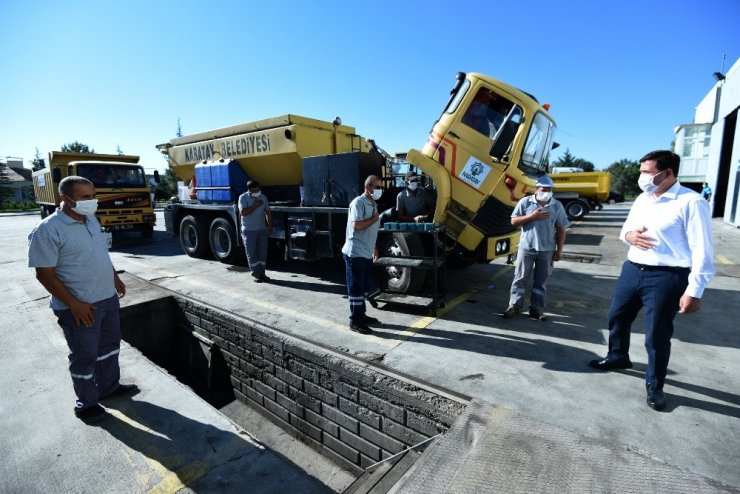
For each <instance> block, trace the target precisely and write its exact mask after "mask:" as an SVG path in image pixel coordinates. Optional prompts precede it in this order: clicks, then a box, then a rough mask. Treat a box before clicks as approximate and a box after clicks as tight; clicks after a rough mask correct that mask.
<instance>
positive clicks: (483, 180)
mask: <svg viewBox="0 0 740 494" xmlns="http://www.w3.org/2000/svg"><path fill="white" fill-rule="evenodd" d="M554 132H555V121H554V119H553V118H552V117H551V116H550V114H549V105H547V104H545V105H541V104H540V103H539V102H538V101H537V100H536V99H535V98H534V96H532V95H530V94H528V93H525V92H523V91H521V90H519V89H517V88H515V87H513V86H510V85H508V84H506V83H504V82H501V81H498V80H496V79H493V78H492V77H488V76H486V75H483V74H477V73H467V74H466V73H462V72H460V73H458V75H457V81H456V83H455V85H454V87H453V88H452V91H451V92H450V98H449V100H448V102H447V105H446V106H445V108H444V110H443V111H442V114H441V115H440V117H439V119H438V120H437V122H436V123H435V124H434V127H433V128H432V131H431V133H430V135H429V138H428V139H427V142H426V144H425V145H424V147H423V148H422V150H421V151H417V150H411V151H409V152H408V154H407V156H406V159H407V161H408V162H409V163H411V164H412V165H413V166H414V167H415V168H417V169H418V170H421V171H422V172H423V173H424V174H425V175H428V176H429V177H430V178H431V179H432V180H433V181H434V186H435V189H436V193H437V204H436V210H435V214H434V222H435V223H436V224H438V225H440V226H442V227H443V228H444V229H445V231H446V234H447V235H446V237H447V238H448V239H449V240H450V241H451V243H452V244H453V246H451V250H453V249H454V252H456V254H457V255H459V256H462V257H464V258H467V259H469V260H470V261H475V262H488V261H491V260H493V259H495V258H497V257H501V256H511V255H512V254H513V253H515V252H516V249H517V247H518V244H519V231H518V229H517V228H515V227H514V226H512V224H511V213H512V212H513V210H514V206H516V204H517V202H518V201H519V200H520V199H521V198H522V197H524V196H525V195H527V194H529V193H531V192H532V191H533V190H534V183H535V179H536V178H537V177H538V176H540V175H542V174H543V173H545V172H546V170H547V166H548V163H549V155H550V151H551V150H552V149H553V148H554V147H556V146H557V144H554V143H553V136H554Z"/></svg>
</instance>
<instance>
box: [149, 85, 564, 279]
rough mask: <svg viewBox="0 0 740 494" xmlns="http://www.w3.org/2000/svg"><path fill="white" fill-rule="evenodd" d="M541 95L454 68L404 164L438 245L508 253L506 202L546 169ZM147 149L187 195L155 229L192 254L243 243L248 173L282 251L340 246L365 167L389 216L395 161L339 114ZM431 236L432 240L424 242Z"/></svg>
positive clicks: (312, 253)
mask: <svg viewBox="0 0 740 494" xmlns="http://www.w3.org/2000/svg"><path fill="white" fill-rule="evenodd" d="M548 110H549V105H542V104H540V103H539V102H538V101H537V100H536V99H535V98H534V97H533V96H532V95H530V94H528V93H525V92H523V91H521V90H519V89H517V88H515V87H513V86H510V85H508V84H506V83H504V82H501V81H498V80H496V79H493V78H491V77H488V76H485V75H483V74H477V73H462V72H461V73H458V75H457V78H456V82H455V84H454V86H453V88H452V91H451V94H450V98H449V100H448V102H447V104H446V105H445V107H444V109H443V111H442V113H441V115H440V117H439V119H438V120H437V122H436V123H435V124H434V126H433V128H432V131H431V134H430V135H429V137H428V139H427V142H426V144H425V145H424V147H423V148H422V150H421V151H418V150H414V149H412V150H410V151H409V152H408V153H406V155H405V166H407V167H408V168H410V169H413V170H416V171H417V172H418V173H420V174H421V175H422V183H423V185H424V186H425V187H426V188H427V189H428V190H429V191H430V192H431V193H432V195H433V196H434V197H435V201H436V208H435V212H434V218H433V220H432V221H433V222H434V224H435V225H436V227H437V228H438V229H439V231H440V232H441V240H442V242H443V244H444V245H443V247H444V248H443V252H444V253H445V255H446V256H449V257H455V258H462V259H463V260H464V261H466V262H489V261H491V260H493V259H496V258H499V257H502V256H511V255H513V254H514V253H515V252H516V249H517V246H518V242H519V230H518V229H517V228H515V227H513V226H512V225H511V213H512V211H513V209H514V206H515V205H516V203H517V202H518V201H519V199H521V198H522V197H524V196H525V195H526V194H528V193H530V192H532V190H533V188H534V182H535V179H536V178H537V177H538V176H540V175H542V174H543V173H545V172H546V170H547V166H548V163H549V153H550V150H551V149H552V148H553V146H554V144H553V134H554V131H555V122H554V120H553V118H552V117H551V116H550V114H549V111H548ZM157 148H158V149H159V150H160V151H161V152H162V153H163V154H164V155H165V157H166V158H167V159H168V161H169V164H170V167H171V169H172V170H173V172H174V173H175V175H177V176H178V177H179V178H180V179H181V180H183V181H184V182H185V183H187V184H190V185H191V190H190V193H189V194H188V195H187V197H181V198H180V199H179V200H177V201H176V202H173V203H170V204H168V205H167V206H166V207H165V222H166V225H167V230H168V231H169V232H171V233H172V234H174V235H178V236H179V238H180V243H181V245H182V247H183V250H184V251H185V252H186V253H187V254H188V255H190V256H194V257H211V256H213V257H215V258H216V259H218V260H220V261H222V262H225V263H234V262H239V261H241V259H242V258H243V255H244V252H243V247H242V241H241V238H240V236H239V235H238V232H239V231H240V216H239V212H238V205H237V203H236V201H237V199H238V196H239V194H241V193H242V192H244V191H245V190H246V182H247V180H249V179H254V180H257V181H259V182H260V183H261V185H262V190H263V191H264V192H265V194H266V195H267V197H268V199H269V200H270V204H271V210H272V215H273V228H272V239H273V240H275V241H277V243H278V245H279V246H280V248H282V249H283V250H284V255H285V257H286V258H287V259H303V260H308V261H312V260H317V259H322V258H333V257H341V251H340V249H341V246H342V244H343V243H344V235H345V227H346V221H347V206H348V205H349V202H350V201H351V200H352V199H353V198H354V197H356V196H357V195H359V194H360V193H362V191H363V182H364V179H365V178H366V177H367V176H368V175H369V174H375V175H378V176H380V177H381V178H382V179H383V183H384V188H385V191H384V193H383V197H382V198H381V199H380V201H379V206H380V208H381V210H383V211H384V214H383V215H382V220H383V221H384V222H385V221H387V220H390V221H392V219H393V214H394V211H393V209H394V206H395V200H396V195H397V193H398V192H399V191H400V190H402V189H401V187H402V180H399V173H398V168H397V165H398V162H397V161H396V160H394V159H392V158H391V159H389V156H388V155H387V154H386V153H384V152H383V151H382V150H381V149H379V148H378V147H377V146H376V145H375V143H374V142H373V141H372V140H369V139H366V138H364V137H362V136H360V135H358V134H357V133H356V132H355V129H354V128H353V127H349V126H346V125H342V123H341V120H340V119H339V118H337V119H335V120H334V121H333V122H325V121H320V120H314V119H310V118H306V117H300V116H297V115H285V116H281V117H276V118H270V119H266V120H260V121H256V122H250V123H246V124H243V125H237V126H233V127H226V128H222V129H216V130H212V131H208V132H202V133H198V134H194V135H190V136H183V137H179V138H175V139H172V140H170V141H169V142H168V143H164V144H160V145H158V146H157ZM381 235H382V238H381V239H380V240H379V243H381V244H382V245H381V256H384V257H387V256H394V255H397V256H403V257H422V256H424V255H428V254H429V252H430V250H431V247H430V245H429V244H430V242H429V241H428V239H425V238H426V237H428V236H424V235H422V234H419V233H415V232H413V231H398V232H384V233H382V234H381ZM435 246H436V244H435ZM386 271H387V273H388V278H389V279H388V288H389V289H390V290H392V291H397V292H401V293H413V292H416V291H418V290H420V289H421V288H422V287H423V285H424V278H425V276H426V274H425V272H424V271H423V270H414V269H411V268H408V267H403V266H395V267H393V266H390V267H388V268H387V269H386Z"/></svg>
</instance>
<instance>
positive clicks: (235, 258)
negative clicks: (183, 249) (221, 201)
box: [208, 218, 245, 264]
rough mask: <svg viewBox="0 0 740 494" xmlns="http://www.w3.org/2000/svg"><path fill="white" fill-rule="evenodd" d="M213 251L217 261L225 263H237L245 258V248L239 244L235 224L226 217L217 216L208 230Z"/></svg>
mask: <svg viewBox="0 0 740 494" xmlns="http://www.w3.org/2000/svg"><path fill="white" fill-rule="evenodd" d="M208 242H209V243H210V244H211V252H212V253H213V257H215V258H216V260H217V261H221V262H222V263H224V264H237V263H239V261H241V260H243V258H244V256H245V254H244V249H243V248H242V247H240V246H239V245H238V244H237V237H236V231H235V229H234V225H232V224H231V222H230V221H229V220H227V219H226V218H216V219H215V220H213V222H212V223H211V228H210V230H209V231H208Z"/></svg>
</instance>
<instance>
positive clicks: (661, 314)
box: [589, 151, 714, 411]
mask: <svg viewBox="0 0 740 494" xmlns="http://www.w3.org/2000/svg"><path fill="white" fill-rule="evenodd" d="M680 163H681V158H680V157H679V156H678V155H677V154H676V153H674V152H672V151H653V152H651V153H648V154H646V155H645V156H643V157H642V159H641V160H640V178H639V180H638V185H639V186H640V188H641V189H642V190H643V193H642V194H640V195H639V196H637V199H635V202H634V204H633V205H632V208H631V209H630V212H629V215H627V220H626V221H625V222H624V226H622V231H621V232H620V235H619V238H620V239H621V240H622V241H623V242H624V243H626V244H628V245H629V246H630V248H629V251H628V253H627V261H625V263H624V264H623V265H622V272H621V274H620V275H619V280H618V281H617V285H616V287H615V288H614V297H613V298H612V303H611V307H610V308H609V352H608V354H607V356H606V357H604V358H602V359H596V360H592V361H591V362H589V365H590V366H591V367H593V368H594V369H598V370H602V371H609V370H616V369H630V368H631V367H632V361H631V360H630V358H629V350H630V335H631V332H632V322H633V321H634V320H635V318H636V317H637V314H638V313H639V312H640V309H642V307H645V349H646V350H647V356H648V366H647V371H646V372H645V389H646V391H647V400H646V401H647V405H648V406H649V407H650V408H652V409H653V410H657V411H661V410H663V409H664V408H665V406H666V400H665V395H664V394H663V385H664V384H665V377H666V374H667V373H668V360H669V358H670V355H671V338H672V336H673V318H674V317H676V312H678V313H679V314H690V313H692V312H697V311H698V310H699V308H700V307H701V297H702V295H703V294H704V289H705V288H706V287H707V285H708V284H709V281H710V280H711V279H712V278H713V277H714V265H713V264H712V259H713V257H714V250H713V247H712V218H711V214H710V211H709V203H707V201H706V200H704V199H702V197H701V196H700V195H699V194H697V193H696V192H694V191H692V190H691V189H689V188H687V187H683V186H682V185H681V184H680V183H679V182H678V179H677V177H678V170H679V166H680Z"/></svg>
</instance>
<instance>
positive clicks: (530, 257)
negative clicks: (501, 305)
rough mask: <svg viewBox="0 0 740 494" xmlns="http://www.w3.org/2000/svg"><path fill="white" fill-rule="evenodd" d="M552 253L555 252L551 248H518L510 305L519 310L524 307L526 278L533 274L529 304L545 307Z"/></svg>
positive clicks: (534, 306) (536, 307) (537, 307)
mask: <svg viewBox="0 0 740 494" xmlns="http://www.w3.org/2000/svg"><path fill="white" fill-rule="evenodd" d="M554 255H555V252H554V251H551V250H549V251H536V250H531V249H519V252H517V254H516V264H515V265H514V281H512V282H511V294H510V296H509V306H510V307H517V308H519V309H520V310H521V309H523V308H524V297H525V295H526V290H527V280H528V279H529V277H530V276H533V279H532V295H531V297H530V300H529V305H530V306H531V307H532V308H534V309H537V310H539V311H543V310H544V309H545V292H546V285H547V278H549V277H550V273H552V258H553V256H554Z"/></svg>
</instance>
